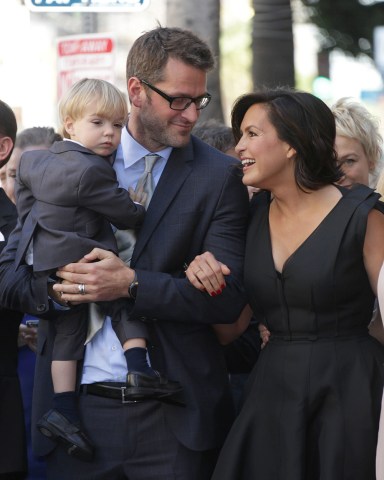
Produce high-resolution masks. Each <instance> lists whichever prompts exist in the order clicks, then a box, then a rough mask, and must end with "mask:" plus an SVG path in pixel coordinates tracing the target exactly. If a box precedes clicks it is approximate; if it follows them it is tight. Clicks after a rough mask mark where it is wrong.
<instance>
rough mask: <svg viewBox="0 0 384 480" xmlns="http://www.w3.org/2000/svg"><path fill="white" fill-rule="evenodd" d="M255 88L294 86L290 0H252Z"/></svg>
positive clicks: (253, 76)
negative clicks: (253, 12)
mask: <svg viewBox="0 0 384 480" xmlns="http://www.w3.org/2000/svg"><path fill="white" fill-rule="evenodd" d="M252 2H253V8H254V11H255V16H254V19H253V31H252V52H253V67H252V78H253V85H254V88H259V87H263V86H266V87H276V86H290V87H294V86H295V70H294V49H293V32H292V9H291V2H290V0H252Z"/></svg>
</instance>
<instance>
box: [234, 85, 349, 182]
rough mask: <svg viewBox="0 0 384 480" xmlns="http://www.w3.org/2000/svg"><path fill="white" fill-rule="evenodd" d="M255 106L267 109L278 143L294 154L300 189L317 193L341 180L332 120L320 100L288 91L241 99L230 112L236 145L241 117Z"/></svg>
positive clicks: (267, 91)
mask: <svg viewBox="0 0 384 480" xmlns="http://www.w3.org/2000/svg"><path fill="white" fill-rule="evenodd" d="M255 104H263V105H264V106H265V107H266V110H267V114H268V118H269V121H270V122H271V123H272V125H273V126H274V127H275V129H276V131H277V135H278V137H279V139H280V140H282V141H284V142H286V143H288V145H290V146H291V147H292V148H294V149H295V150H296V152H297V155H296V157H295V178H296V183H297V184H298V186H299V187H300V188H301V189H304V190H306V189H308V190H317V189H319V188H320V187H322V186H324V185H328V184H330V183H334V182H337V181H338V180H339V179H340V178H341V176H342V173H341V170H340V168H339V167H338V165H337V163H336V159H337V154H336V152H335V149H334V143H335V136H336V127H335V118H334V116H333V114H332V111H331V110H330V109H329V108H328V106H327V105H326V104H325V103H324V102H323V101H322V100H320V99H319V98H317V97H315V96H314V95H312V94H310V93H306V92H300V91H297V90H294V89H288V88H284V89H283V88H278V89H264V90H261V91H258V92H254V93H248V94H246V95H243V96H241V97H239V98H238V99H237V100H236V101H235V103H234V106H233V108H232V115H231V117H232V129H233V134H234V136H235V139H236V142H238V141H239V140H240V138H241V136H242V133H241V128H240V126H241V122H242V121H243V118H244V115H245V113H246V112H247V110H248V109H249V108H250V107H251V106H252V105H255Z"/></svg>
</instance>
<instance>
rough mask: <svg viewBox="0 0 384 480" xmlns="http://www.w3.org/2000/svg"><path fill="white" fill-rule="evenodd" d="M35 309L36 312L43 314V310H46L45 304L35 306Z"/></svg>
mask: <svg viewBox="0 0 384 480" xmlns="http://www.w3.org/2000/svg"><path fill="white" fill-rule="evenodd" d="M36 309H37V311H38V312H44V310H45V309H46V306H45V303H42V304H40V305H37V308H36Z"/></svg>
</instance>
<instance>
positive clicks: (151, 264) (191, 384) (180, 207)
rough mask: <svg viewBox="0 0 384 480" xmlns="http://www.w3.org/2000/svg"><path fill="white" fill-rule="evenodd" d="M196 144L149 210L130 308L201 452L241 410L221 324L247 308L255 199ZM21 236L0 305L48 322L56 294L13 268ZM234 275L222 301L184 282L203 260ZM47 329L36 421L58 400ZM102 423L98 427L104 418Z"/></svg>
mask: <svg viewBox="0 0 384 480" xmlns="http://www.w3.org/2000/svg"><path fill="white" fill-rule="evenodd" d="M234 163H237V161H236V160H234V159H233V158H232V157H229V156H226V155H224V154H222V153H220V152H219V151H218V150H216V149H214V148H212V147H210V146H208V145H207V144H205V143H204V142H202V141H201V140H198V139H197V138H195V137H192V139H191V141H190V143H189V144H188V145H187V146H186V147H184V148H175V149H173V151H172V154H171V156H170V158H169V160H168V162H167V165H166V167H165V169H164V172H163V174H162V176H161V178H160V180H159V183H158V185H157V187H156V189H155V192H154V195H153V197H152V200H151V203H150V204H149V207H148V210H147V214H146V217H145V220H144V224H143V226H142V228H141V230H140V233H139V236H138V239H137V242H136V246H135V250H134V253H133V258H132V261H131V266H132V267H133V268H134V269H135V270H136V272H137V275H138V279H139V288H138V292H137V298H136V301H135V303H133V302H132V301H129V300H127V301H126V303H127V309H128V310H129V311H130V314H131V315H130V316H131V318H132V319H142V320H145V321H147V322H148V325H149V326H150V328H152V327H153V328H152V330H153V337H154V338H155V337H156V340H154V343H155V345H154V347H153V348H152V349H151V353H150V354H151V360H152V363H153V365H154V367H155V368H157V369H159V370H161V371H164V372H165V373H166V374H167V375H168V376H169V378H172V379H174V380H178V381H180V382H181V384H182V385H183V387H184V390H185V401H186V407H179V406H173V405H166V404H164V409H165V416H166V421H167V423H168V424H169V425H170V428H171V429H172V430H173V432H174V433H175V435H176V436H177V438H178V439H179V441H180V442H181V443H182V444H184V445H185V446H186V447H188V448H190V449H193V450H205V449H210V448H215V447H220V446H221V444H222V442H223V441H224V438H225V436H226V434H227V432H228V429H229V427H230V425H231V423H232V421H233V415H234V409H233V401H232V399H231V394H230V389H229V383H228V374H227V369H226V366H225V361H224V356H223V349H222V348H221V346H220V345H219V343H218V341H217V339H216V337H215V334H214V333H213V331H212V328H211V324H213V323H231V322H233V321H235V320H236V318H237V317H238V315H239V314H240V312H241V310H242V308H243V307H244V305H245V303H246V299H245V293H244V290H243V284H242V277H243V256H244V246H245V232H246V224H247V216H248V194H247V190H246V188H245V187H244V185H243V184H242V181H241V171H240V170H239V165H240V164H237V165H236V166H234ZM19 238H20V231H19V229H16V231H15V232H13V234H12V236H11V238H10V241H9V244H8V248H7V250H6V251H5V252H4V254H3V255H2V256H1V257H0V303H2V304H5V305H7V306H9V307H14V306H15V305H17V306H18V308H21V309H22V310H24V311H28V312H30V313H32V314H35V315H41V314H47V312H48V310H49V307H50V302H49V300H48V296H47V285H46V284H45V283H44V282H42V281H41V280H40V279H35V280H32V276H31V269H30V268H28V267H26V266H21V267H20V268H19V269H18V270H17V272H15V271H14V266H13V262H14V259H15V252H16V249H17V243H18V240H19ZM207 250H208V251H210V252H212V253H213V254H214V255H215V256H216V257H217V258H218V259H219V260H221V261H222V262H224V263H225V264H227V265H228V266H229V268H230V269H231V275H230V276H229V277H228V279H227V286H226V288H225V289H224V290H223V293H222V294H221V295H218V296H216V297H210V296H208V295H207V294H206V293H203V292H200V291H198V290H197V289H195V288H194V287H193V286H192V285H191V284H190V283H189V282H188V280H187V279H186V278H185V275H184V264H185V263H189V262H190V261H191V260H193V259H194V257H195V256H196V255H198V254H200V253H202V252H204V251H207ZM42 323H43V324H42V325H41V326H40V327H39V339H38V355H37V375H36V380H35V397H34V419H35V421H36V420H37V419H38V418H39V417H40V416H41V415H42V414H43V413H44V412H45V411H47V409H48V408H49V404H50V402H51V399H52V386H51V384H50V377H51V375H50V361H51V351H52V329H51V327H50V325H51V323H52V322H49V321H47V322H42ZM95 421H97V419H95ZM34 445H35V451H36V453H38V454H39V455H44V454H46V453H48V452H49V451H50V450H51V449H52V442H50V441H49V440H48V439H45V438H43V437H42V435H40V434H38V433H37V432H36V433H35V441H34Z"/></svg>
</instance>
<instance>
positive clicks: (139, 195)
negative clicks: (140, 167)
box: [128, 187, 147, 205]
mask: <svg viewBox="0 0 384 480" xmlns="http://www.w3.org/2000/svg"><path fill="white" fill-rule="evenodd" d="M128 192H129V195H130V197H131V198H132V200H133V201H134V202H136V203H140V204H141V205H145V201H146V199H147V194H146V193H145V192H144V191H143V189H142V188H139V189H138V191H137V192H136V191H135V190H134V189H133V188H132V187H129V188H128Z"/></svg>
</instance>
